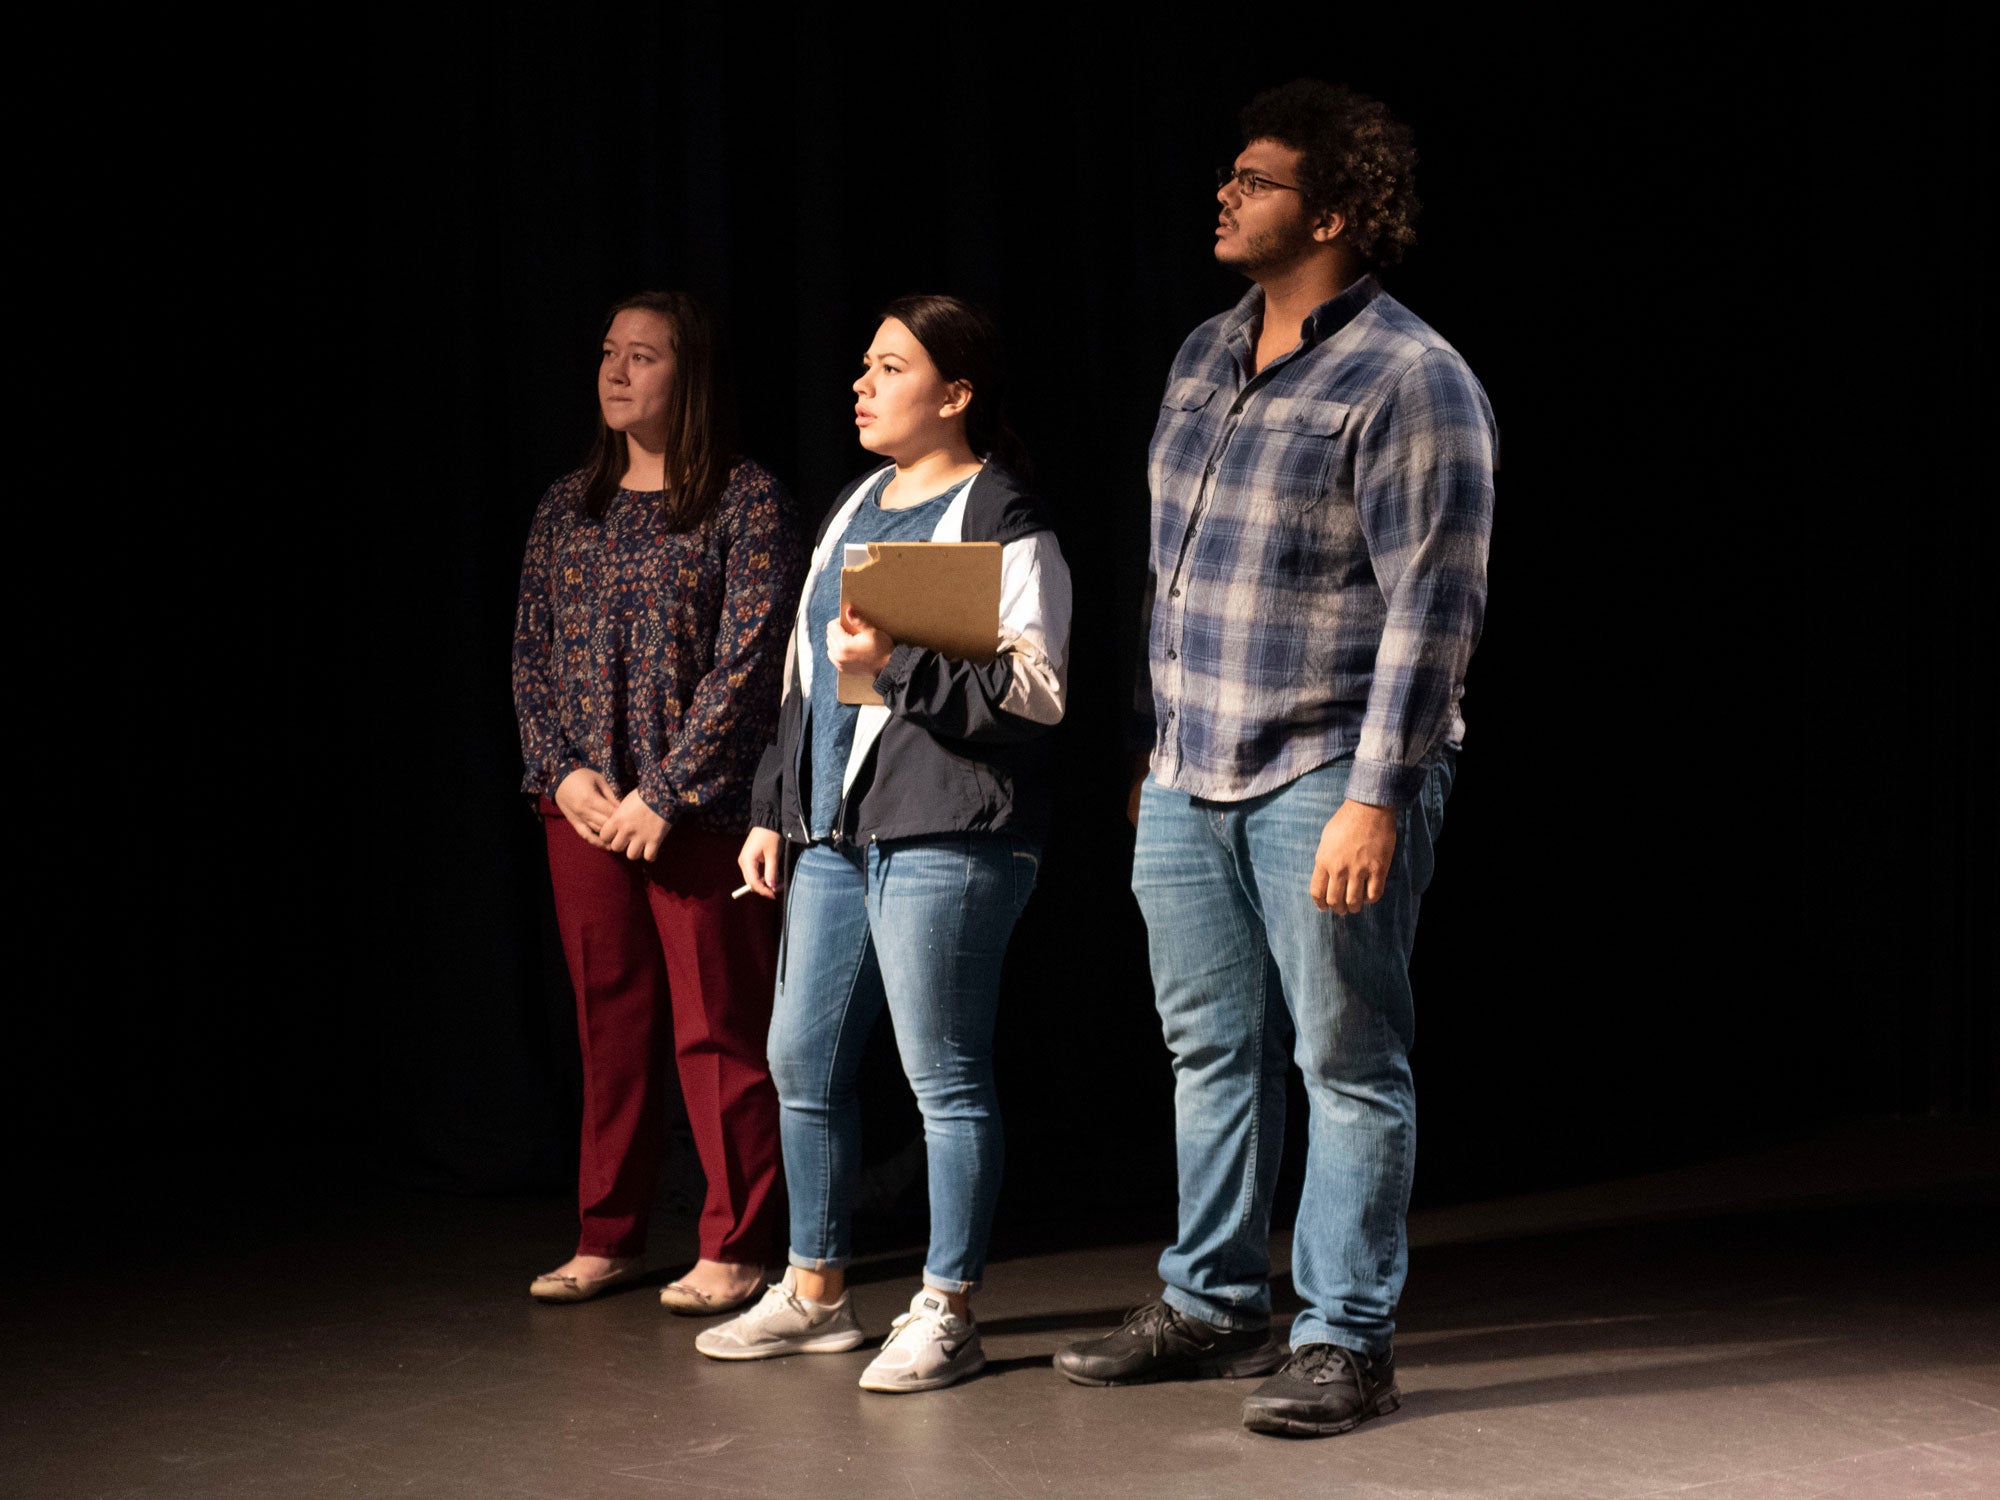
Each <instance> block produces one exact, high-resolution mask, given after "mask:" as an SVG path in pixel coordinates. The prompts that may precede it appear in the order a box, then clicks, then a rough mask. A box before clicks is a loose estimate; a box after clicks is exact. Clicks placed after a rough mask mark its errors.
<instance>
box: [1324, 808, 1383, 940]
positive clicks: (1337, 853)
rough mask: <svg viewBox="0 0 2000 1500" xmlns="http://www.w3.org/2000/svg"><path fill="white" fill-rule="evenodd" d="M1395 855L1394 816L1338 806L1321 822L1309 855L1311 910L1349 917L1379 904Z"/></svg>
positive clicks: (1381, 811) (1378, 811)
mask: <svg viewBox="0 0 2000 1500" xmlns="http://www.w3.org/2000/svg"><path fill="white" fill-rule="evenodd" d="M1395 853H1396V814H1395V812H1394V810H1393V809H1390V808H1387V807H1376V806H1375V805H1373V804H1372V803H1368V802H1343V803H1341V804H1340V807H1339V809H1338V810H1337V811H1336V812H1335V813H1334V815H1333V816H1332V817H1330V818H1328V819H1327V820H1326V827H1325V829H1324V830H1322V831H1321V833H1320V836H1319V852H1318V853H1317V854H1315V855H1314V856H1313V873H1312V898H1313V905H1314V906H1317V907H1318V908H1319V909H1320V910H1321V911H1330V912H1334V913H1336V914H1338V915H1340V916H1343V917H1344V916H1349V915H1351V914H1352V913H1354V912H1357V911H1360V910H1361V908H1362V907H1364V906H1367V905H1369V904H1370V903H1371V902H1375V901H1380V900H1381V899H1382V893H1383V892H1384V891H1386V890H1387V889H1388V888H1389V861H1390V860H1391V859H1393V858H1394V857H1395Z"/></svg>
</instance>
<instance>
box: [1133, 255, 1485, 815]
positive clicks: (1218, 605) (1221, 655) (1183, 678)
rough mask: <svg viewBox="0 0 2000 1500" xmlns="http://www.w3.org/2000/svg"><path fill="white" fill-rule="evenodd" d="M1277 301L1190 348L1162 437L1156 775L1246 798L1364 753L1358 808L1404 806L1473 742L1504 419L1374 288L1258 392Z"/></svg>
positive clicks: (1189, 787) (1151, 638) (1319, 314)
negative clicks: (1260, 360)
mask: <svg viewBox="0 0 2000 1500" xmlns="http://www.w3.org/2000/svg"><path fill="white" fill-rule="evenodd" d="M1263 309H1264V294H1263V291H1262V289H1261V288H1258V287H1252V288H1251V289H1250V291H1249V293H1248V294H1247V295H1245V296H1244V298H1243V300H1242V301H1240V302H1239V303H1237V304H1236V306H1235V307H1234V308H1233V309H1232V310H1230V311H1229V312H1226V313H1223V314H1221V315H1220V316H1218V317H1214V318H1211V319H1209V321H1208V322H1206V323H1204V324H1202V325H1201V327H1199V328H1197V329H1196V330H1195V331H1194V332H1193V333H1192V334H1191V335H1189V337H1188V340H1187V342H1186V343H1184V344H1183V345H1182V346H1181V351H1180V354H1179V355H1178V356H1177V357H1176V358H1175V360H1174V365H1173V371H1172V373H1171V375H1170V376H1169V377H1168V380H1167V390H1166V397H1165V399H1164V400H1163V401H1162V402H1161V403H1160V420H1159V425H1158V427H1157V428H1155V429H1154V432H1153V442H1152V448H1151V454H1150V477H1151V481H1152V490H1153V537H1152V558H1151V568H1150V575H1151V576H1150V579H1149V595H1150V600H1149V608H1150V615H1151V626H1150V629H1149V631H1148V637H1147V656H1148V664H1149V668H1150V671H1149V673H1148V674H1147V675H1148V677H1149V678H1150V687H1151V692H1150V694H1148V693H1147V692H1146V691H1145V690H1144V684H1143V683H1142V686H1141V691H1140V699H1141V702H1140V704H1139V708H1140V711H1141V713H1142V715H1144V714H1150V715H1151V718H1152V721H1153V723H1152V746H1153V752H1152V770H1153V777H1154V779H1155V780H1156V781H1157V782H1158V783H1159V784H1160V785H1162V786H1167V787H1173V788H1176V789H1178V790H1180V791H1184V792H1187V793H1189V794H1190V795H1192V796H1196V797H1204V798H1211V799H1214V800H1216V801H1221V802H1237V801H1241V800H1243V799H1244V798H1247V797H1255V796H1258V795H1260V794H1261V793H1264V792H1268V791H1272V790H1274V789H1276V788H1278V787H1281V786H1284V785H1286V784H1287V783H1289V782H1291V781H1293V780H1295V779H1296V778H1298V777H1300V776H1302V775H1304V774H1305V773H1306V772H1308V771H1310V770H1313V769H1314V768H1315V767H1318V766H1322V765H1325V764H1327V763H1328V762H1329V761H1333V760H1336V759H1338V758H1339V757H1341V756H1343V755H1346V754H1349V753H1352V754H1353V756H1354V767H1353V770H1352V772H1351V774H1350V777H1349V780H1348V783H1347V795H1348V796H1349V797H1350V798H1352V799H1353V800H1355V801H1358V802H1370V803H1375V804H1377V805H1379V806H1385V807H1401V806H1403V805H1405V804H1406V803H1408V802H1409V801H1410V800H1411V799H1412V798H1413V797H1415V796H1416V794H1417V791H1418V789H1419V787H1421V785H1422V784H1423V778H1424V773H1425V771H1426V769H1427V768H1428V766H1429V765H1430V764H1431V762H1432V761H1434V760H1435V759H1436V758H1437V756H1438V755H1439V754H1440V752H1441V751H1442V749H1443V747H1444V746H1445V745H1446V744H1452V745H1457V744H1458V743H1460V742H1461V741H1462V740H1463V738H1464V735H1465V721H1464V720H1463V718H1461V717H1460V714H1459V699H1460V697H1461V696H1462V694H1463V692H1464V689H1465V669H1466V664H1467V663H1468V662H1469V661H1470V659H1471V657H1472V648H1473V645H1474V644H1475V643H1476V642H1477V641H1478V639H1479V627H1480V622H1481V619H1482V617H1483V615H1484V613H1485V608H1486V553H1487V539H1488V536H1489V535H1490V533H1491V530H1492V524H1493V468H1494V460H1495V456H1496V433H1495V427H1494V421H1493V410H1492V407H1491V406H1490V405H1488V403H1487V400H1486V393H1485V392H1484V391H1483V390H1481V389H1480V386H1479V382H1478V381H1477V380H1475V379H1474V378H1473V375H1472V371H1471V370H1470V369H1468V368H1467V366H1466V363H1465V361H1464V359H1462V358H1461V357H1460V356H1459V354H1458V351H1457V350H1455V349H1453V348H1452V347H1451V345H1449V344H1447V343H1446V342H1445V341H1444V340H1443V339H1442V338H1440V337H1439V336H1438V335H1437V334H1436V333H1435V332H1434V331H1432V329H1431V328H1430V327H1429V326H1428V325H1426V324H1425V323H1424V322H1423V321H1422V320H1421V319H1419V318H1417V317H1416V316H1415V315H1414V314H1412V313H1411V312H1410V311H1409V309H1408V308H1406V307H1404V306H1403V305H1402V304H1401V303H1399V302H1397V301H1396V299H1395V298H1393V297H1391V296H1389V295H1388V294H1387V293H1386V292H1384V291H1383V290H1382V289H1381V286H1380V284H1379V283H1378V282H1377V281H1376V280H1375V279H1374V278H1373V277H1372V276H1370V277H1364V278H1363V279H1362V280H1360V281H1359V282H1356V283H1355V284H1354V285H1353V286H1351V287H1349V288H1348V289H1347V290H1346V291H1344V292H1342V293H1341V294H1340V295H1339V296H1338V297H1335V298H1333V299H1332V300H1331V301H1329V302H1324V303H1322V304H1321V305H1320V306H1319V307H1317V308H1315V309H1314V310H1313V313H1312V315H1311V316H1310V317H1308V318H1307V319H1306V322H1305V327H1304V330H1303V337H1302V338H1301V340H1300V343H1299V346H1298V347H1297V348H1296V349H1294V350H1293V351H1292V352H1291V353H1289V354H1287V355H1284V356H1283V357H1281V358H1279V359H1275V360H1273V361H1272V362H1271V363H1270V364H1269V365H1267V366H1266V367H1265V368H1264V369H1263V371H1261V372H1260V373H1258V374H1257V375H1255V376H1254V377H1253V376H1252V375H1251V374H1250V373H1249V372H1250V369H1251V361H1252V360H1253V358H1254V350H1255V345H1256V339H1257V332H1258V328H1259V326H1260V322H1261V318H1262V314H1263Z"/></svg>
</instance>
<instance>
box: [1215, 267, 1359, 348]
mask: <svg viewBox="0 0 2000 1500" xmlns="http://www.w3.org/2000/svg"><path fill="white" fill-rule="evenodd" d="M1381 294H1382V283H1381V282H1379V281H1377V280H1376V279H1375V277H1374V275H1373V273H1370V274H1368V275H1365V276H1363V277H1362V278H1361V279H1360V280H1359V281H1357V282H1355V283H1354V284H1353V285H1352V286H1350V287H1348V288H1347V290H1346V291H1344V292H1342V293H1341V294H1340V295H1339V296H1337V297H1329V298H1327V300H1326V301H1324V302H1322V303H1320V305H1319V306H1318V307H1315V308H1314V309H1313V310H1312V311H1311V312H1309V313H1307V314H1306V320H1305V325H1304V326H1303V327H1302V328H1301V329H1300V330H1299V333H1300V338H1301V341H1302V342H1303V343H1304V344H1305V346H1306V348H1308V349H1310V348H1312V347H1313V345H1315V344H1323V343H1325V342H1326V341H1327V340H1328V339H1330V338H1332V337H1333V336H1334V335H1335V334H1336V333H1338V332H1340V330H1341V329H1343V328H1345V327H1346V326H1347V325H1348V324H1349V323H1351V322H1352V321H1353V320H1354V315H1355V314H1356V313H1358V312H1360V311H1361V309H1362V308H1364V307H1366V306H1367V305H1368V304H1369V303H1371V302H1373V301H1374V300H1375V299H1376V298H1377V297H1379V296H1380V295H1381ZM1263 318H1264V289H1263V288H1262V287H1261V286H1257V285H1255V284H1254V283H1253V284H1252V285H1251V287H1250V290H1249V291H1247V292H1245V293H1244V294H1243V298H1242V300H1241V301H1240V302H1238V303H1237V304H1236V307H1235V310H1234V311H1232V312H1231V313H1230V315H1229V318H1228V321H1227V322H1225V323H1224V324H1223V327H1222V338H1223V342H1224V343H1226V344H1228V345H1229V346H1230V347H1231V348H1232V349H1235V350H1237V351H1239V353H1241V354H1243V355H1246V356H1247V355H1248V354H1249V352H1250V345H1251V343H1252V342H1253V340H1254V339H1255V338H1256V329H1257V327H1258V326H1259V325H1260V324H1261V323H1262V321H1263ZM1244 367H1245V368H1246V369H1247V368H1248V361H1247V359H1246V360H1245V361H1244Z"/></svg>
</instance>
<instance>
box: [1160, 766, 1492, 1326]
mask: <svg viewBox="0 0 2000 1500" xmlns="http://www.w3.org/2000/svg"><path fill="white" fill-rule="evenodd" d="M1455 760H1456V757H1455V755H1454V754H1453V753H1452V752H1449V751H1448V752H1446V755H1445V758H1444V760H1443V761H1442V762H1440V764H1439V765H1438V766H1437V767H1435V768H1434V769H1433V770H1432V771H1431V773H1430V775H1429V777H1428V778H1427V779H1426V781H1425V782H1424V787H1423V791H1422V792H1421V793H1420V794H1419V795H1418V797H1417V799H1416V801H1415V802H1414V803H1413V804H1412V805H1411V806H1410V807H1409V808H1407V809H1406V810H1404V811H1403V812H1402V813H1400V814H1399V815H1398V816H1397V820H1396V853H1395V859H1394V862H1393V865H1392V867H1391V870H1390V874H1389V882H1388V890H1387V892H1386V893H1385V894H1384V895H1383V897H1382V899H1381V900H1380V901H1378V902H1376V903H1375V904H1374V905H1372V906H1368V907H1364V908H1363V909H1362V910H1361V911H1359V912H1357V913H1355V914H1354V915H1352V916H1335V915H1333V914H1332V913H1330V912H1323V911H1320V910H1319V909H1318V908H1317V907H1315V906H1314V905H1313V903H1312V896H1311V892H1310V882H1311V879H1312V869H1313V856H1314V854H1315V852H1316V850H1317V849H1318V846H1319V836H1320V833H1321V831H1322V830H1323V829H1324V828H1325V827H1326V821H1327V819H1328V818H1330V817H1332V816H1333V814H1334V811H1335V809H1337V808H1338V807H1339V806H1340V804H1341V802H1342V800H1343V799H1344V796H1345V792H1346V787H1347V775H1348V771H1349V769H1350V767H1351V765H1352V762H1351V760H1339V761H1335V762H1334V763H1333V764H1331V765H1326V766H1321V767H1320V768H1319V769H1317V770H1315V771H1310V772H1308V773H1307V774H1306V775H1304V776H1301V777H1300V778H1299V779H1298V780H1296V781H1294V782H1291V783H1289V784H1288V785H1286V786H1283V787H1280V788H1279V789H1278V790H1277V791H1275V792H1267V793H1266V794H1265V795H1263V796H1261V797H1253V798H1251V799H1249V800H1248V801H1244V802H1205V801H1201V800H1199V799H1197V798H1192V797H1189V796H1188V795H1187V794H1186V793H1184V792H1175V791H1169V790H1166V789H1164V788H1162V787H1160V786H1157V785H1155V784H1154V783H1153V781H1152V780H1151V779H1150V778H1149V779H1148V780H1147V782H1146V785H1145V789H1144V792H1143V794H1142V797H1141V801H1140V805H1139V843H1138V851H1137V856H1136V858H1135V860H1134V863H1133V870H1132V888H1133V890H1134V892H1135V893H1137V895H1138V897H1139V905H1140V908H1141V910H1143V911H1144V913H1145V916H1146V931H1147V935H1148V945H1149V948H1150V951H1151V957H1152V969H1153V989H1154V997H1155V1002H1156V1003H1157V1005H1158V1007H1159V1011H1160V1019H1161V1022H1162V1024H1163V1026H1164V1028H1165V1031H1166V1038H1167V1046H1168V1048H1169V1050H1171V1051H1172V1053H1173V1058H1174V1117H1175V1121H1176V1139H1177V1146H1178V1152H1179V1161H1180V1229H1179V1237H1178V1238H1177V1239H1176V1240H1175V1242H1174V1243H1173V1244H1172V1245H1171V1246H1169V1247H1168V1249H1167V1251H1166V1253H1165V1254H1163V1255H1162V1256H1161V1257H1160V1278H1161V1280H1163V1281H1165V1282H1166V1284H1167V1290H1166V1300H1167V1301H1168V1302H1169V1303H1171V1304H1172V1305H1173V1306H1175V1307H1177V1308H1179V1309H1180V1310H1181V1311H1182V1312H1185V1313H1189V1314H1192V1315H1193V1316H1195V1317H1197V1318H1201V1319H1204V1320H1205V1321H1207V1322H1210V1323H1214V1324H1217V1325H1219V1326H1221V1327H1224V1328H1261V1327H1264V1326H1266V1325H1267V1324H1268V1323H1269V1322H1270V1319H1271V1288H1270V1272H1271V1261H1270V1229H1271V1198H1272V1193H1273V1190H1274V1189H1275V1187H1276V1184H1277V1176H1278V1160H1279V1156H1280V1154H1281V1151H1282V1149H1283V1145H1284V1134H1285V1064H1286V1060H1287V1057H1288V1056H1289V1057H1290V1058H1292V1059H1294V1060H1296V1061H1297V1063H1298V1065H1299V1068H1300V1070H1301V1071H1302V1072H1303V1073H1304V1074H1305V1084H1306V1101H1307V1105H1308V1119H1307V1127H1306V1128H1307V1144H1306V1181H1305V1195H1304V1197H1303V1198H1302V1199H1301V1201H1300V1203H1299V1217H1298V1224H1297V1227H1296V1229H1295V1231H1294V1233H1293V1237H1292V1283H1293V1286H1294V1287H1295V1289H1296V1290H1297V1291H1298V1294H1299V1296H1300V1297H1301V1298H1303V1299H1304V1300H1305V1303H1306V1307H1305V1311H1303V1312H1301V1313H1300V1314H1299V1315H1298V1317H1297V1319H1296V1320H1294V1322H1293V1324H1292V1331H1291V1340H1292V1345H1293V1347H1295V1348H1296V1347H1298V1346H1299V1345H1301V1344H1310V1343H1329V1344H1341V1345H1344V1346H1345V1347H1347V1348H1350V1349H1356V1350H1359V1351H1362V1352H1364V1353H1367V1354H1374V1355H1380V1354H1383V1353H1386V1352H1387V1351H1388V1348H1389V1341H1390V1336H1391V1335H1392V1334H1393V1332H1394V1330H1395V1321H1394V1315H1395V1310H1396V1302H1397V1299H1398V1298H1399V1297H1400V1296H1401V1295H1402V1290H1403V1278H1404V1275H1405V1273H1406V1271H1407V1269H1408V1264H1409V1253H1408V1250H1409V1247H1408V1242H1407V1239H1406V1235H1405V1227H1404V1218H1405V1215H1406V1214H1407V1212H1408V1210H1409V1202H1410V1180H1411V1176H1412V1173H1413V1171H1414V1168H1415V1163H1416V1144H1417V1142H1416V1130H1417V1117H1416V1093H1415V1090H1414V1088H1413V1087H1412V1084H1411V1079H1410V1064H1409V1049H1410V1044H1411V1041H1412V1038H1413V1034H1414V1030H1415V1024H1416V1020H1415V1012H1414V1009H1413V1007H1412V1005H1411V1000H1410V977H1409V960H1410V948H1411V943H1412V940H1413V939H1414V938H1415V936H1416V930H1417V906H1418V902H1419V898H1420V897H1421V896H1422V894H1423V891H1424V888H1425V887H1426V886H1428V885H1429V884H1430V880H1431V866H1432V853H1431V849H1432V844H1433V842H1434V841H1435V840H1436V838H1437V836H1438V832H1439V829H1440V826H1441V825H1442V823H1443V820H1444V802H1445V797H1446V795H1447V794H1448V793H1449V791H1450V789H1451V778H1452V770H1453V767H1454V764H1455Z"/></svg>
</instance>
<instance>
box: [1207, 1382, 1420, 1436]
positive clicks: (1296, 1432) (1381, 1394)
mask: <svg viewBox="0 0 2000 1500" xmlns="http://www.w3.org/2000/svg"><path fill="white" fill-rule="evenodd" d="M1402 1404H1403V1393H1402V1392H1401V1391H1399V1390H1397V1389H1396V1388H1395V1387H1394V1386H1390V1387H1389V1389H1388V1390H1386V1391H1378V1392H1376V1393H1375V1401H1374V1403H1373V1405H1372V1406H1370V1407H1369V1408H1367V1409H1366V1410H1363V1411H1358V1412H1356V1413H1355V1414H1354V1415H1353V1416H1351V1417H1343V1418H1342V1419H1341V1420H1340V1421H1338V1422H1314V1421H1310V1420H1308V1419H1307V1418H1305V1417H1288V1416H1286V1415H1285V1414H1284V1413H1283V1412H1275V1411H1264V1410H1262V1409H1260V1408H1258V1407H1254V1406H1251V1405H1250V1404H1249V1403H1248V1402H1245V1403H1244V1407H1243V1425H1244V1426H1245V1427H1247V1428H1249V1429H1250V1430H1251V1431H1252V1432H1267V1433H1270V1434H1271V1435H1272V1436H1273V1437H1338V1436H1340V1434H1341V1433H1343V1432H1352V1431H1353V1430H1354V1429H1355V1428H1357V1427H1359V1426H1360V1425H1361V1424H1362V1423H1363V1422H1365V1421H1367V1420H1368V1419H1369V1418H1370V1417H1386V1416H1388V1415H1389V1413H1390V1412H1392V1411H1395V1410H1397V1409H1398V1408H1400V1407H1401V1406H1402Z"/></svg>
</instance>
